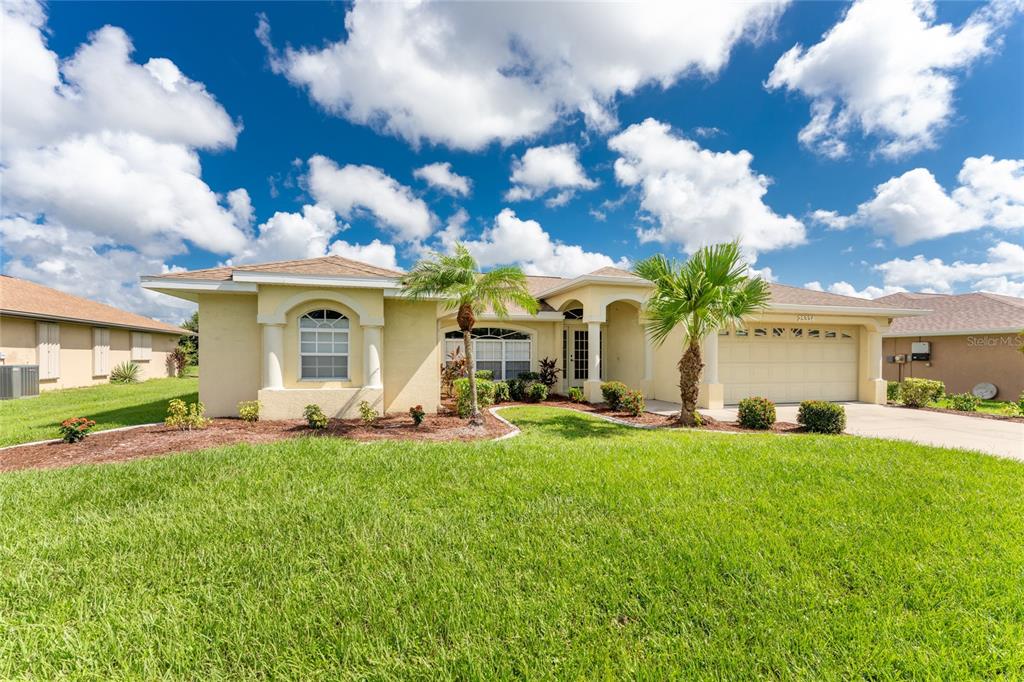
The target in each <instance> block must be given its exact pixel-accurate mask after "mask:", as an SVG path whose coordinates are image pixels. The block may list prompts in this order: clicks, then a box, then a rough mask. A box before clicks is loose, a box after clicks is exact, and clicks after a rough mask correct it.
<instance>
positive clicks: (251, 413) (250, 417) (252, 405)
mask: <svg viewBox="0 0 1024 682" xmlns="http://www.w3.org/2000/svg"><path fill="white" fill-rule="evenodd" d="M238 416H239V417H240V418H241V419H242V420H243V421H247V422H258V421H259V420H260V401H258V400H243V401H242V402H240V403H238Z"/></svg>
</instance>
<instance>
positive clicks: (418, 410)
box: [409, 405, 427, 426]
mask: <svg viewBox="0 0 1024 682" xmlns="http://www.w3.org/2000/svg"><path fill="white" fill-rule="evenodd" d="M409 416H410V417H412V423H413V425H414V426H419V425H420V424H422V423H423V420H424V418H426V416H427V413H426V412H424V411H423V406H422V405H413V406H412V407H410V408H409Z"/></svg>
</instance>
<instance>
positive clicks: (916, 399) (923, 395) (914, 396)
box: [900, 378, 946, 407]
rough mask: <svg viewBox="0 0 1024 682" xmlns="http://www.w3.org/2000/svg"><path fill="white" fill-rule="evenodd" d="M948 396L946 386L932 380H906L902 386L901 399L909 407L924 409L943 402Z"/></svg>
mask: <svg viewBox="0 0 1024 682" xmlns="http://www.w3.org/2000/svg"><path fill="white" fill-rule="evenodd" d="M945 394H946V385H945V384H943V383H942V382H941V381H933V380H932V379H913V378H910V379H904V380H903V382H902V383H901V384H900V397H901V398H902V399H903V404H904V405H906V406H907V407H924V406H925V405H927V404H928V403H931V402H935V401H936V400H941V399H942V396H944V395H945Z"/></svg>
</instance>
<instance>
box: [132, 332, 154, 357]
mask: <svg viewBox="0 0 1024 682" xmlns="http://www.w3.org/2000/svg"><path fill="white" fill-rule="evenodd" d="M152 357H153V335H152V334H150V333H148V332H132V362H149V361H150V359H152Z"/></svg>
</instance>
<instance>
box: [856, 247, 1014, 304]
mask: <svg viewBox="0 0 1024 682" xmlns="http://www.w3.org/2000/svg"><path fill="white" fill-rule="evenodd" d="M987 256H988V259H987V260H986V261H984V262H981V263H971V262H965V261H954V262H952V263H946V262H945V261H943V260H942V259H941V258H925V257H924V256H923V255H917V256H914V257H913V258H910V259H905V258H894V259H892V260H890V261H887V262H885V263H880V264H879V265H876V266H875V267H874V269H875V270H877V271H878V272H881V273H882V277H883V279H884V281H885V284H886V285H889V286H899V287H907V288H910V289H915V288H923V287H927V288H929V289H932V290H934V291H937V292H939V293H948V292H951V291H953V290H954V289H955V288H956V287H957V286H958V285H961V284H964V283H974V284H973V286H975V287H977V286H978V285H982V284H981V283H982V282H985V283H986V284H985V285H987V286H993V285H997V284H1000V283H1002V281H1003V280H1002V279H1001V278H1009V279H1008V280H1007V282H1015V283H1019V282H1021V281H1022V280H1024V246H1021V245H1020V244H1014V243H1012V242H999V243H997V244H996V245H995V246H992V247H991V248H989V249H988V251H987ZM985 285H982V286H985Z"/></svg>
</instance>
